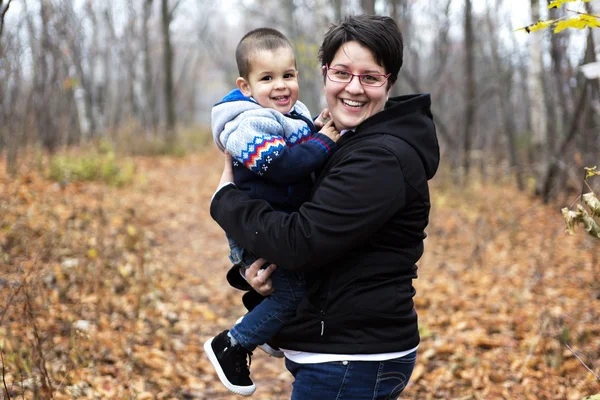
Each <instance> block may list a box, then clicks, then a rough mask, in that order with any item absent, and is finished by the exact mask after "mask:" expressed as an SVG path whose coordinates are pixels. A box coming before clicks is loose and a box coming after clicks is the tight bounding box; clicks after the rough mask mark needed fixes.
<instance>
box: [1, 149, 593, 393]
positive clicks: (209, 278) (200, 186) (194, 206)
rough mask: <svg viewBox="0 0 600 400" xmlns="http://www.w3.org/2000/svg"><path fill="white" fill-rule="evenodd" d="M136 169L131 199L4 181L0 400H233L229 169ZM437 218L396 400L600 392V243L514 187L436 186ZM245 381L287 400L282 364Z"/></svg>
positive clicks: (214, 161) (237, 308) (90, 188)
mask: <svg viewBox="0 0 600 400" xmlns="http://www.w3.org/2000/svg"><path fill="white" fill-rule="evenodd" d="M128 162H132V163H134V164H135V166H136V168H135V171H136V176H135V178H134V179H133V180H132V182H131V183H130V184H128V185H125V186H121V187H119V186H112V185H108V184H105V183H94V182H58V183H57V182H53V181H52V180H50V179H47V178H46V173H47V171H48V167H47V166H46V165H45V164H44V163H42V165H37V166H33V164H32V165H30V166H27V165H26V164H24V166H23V169H22V170H21V171H20V173H19V177H18V178H15V179H12V178H9V177H7V176H5V175H2V174H3V172H0V271H1V272H0V354H1V355H2V359H3V362H2V371H1V372H2V377H3V380H2V381H1V382H0V393H2V395H3V396H0V398H2V397H4V398H11V399H21V398H25V399H33V398H44V399H45V398H54V399H92V398H99V399H100V398H101V399H228V398H231V399H234V398H237V397H235V396H233V395H231V394H229V393H228V392H227V390H226V389H224V388H223V387H222V386H221V385H220V383H219V381H218V379H217V378H216V375H215V373H214V371H213V369H212V367H211V366H210V364H209V363H208V361H207V359H206V357H205V355H204V354H203V352H202V343H203V342H204V341H205V340H206V339H207V338H209V337H210V336H213V335H214V334H216V333H218V332H219V331H221V330H222V329H225V328H227V327H229V326H230V325H231V324H232V323H233V322H234V321H235V320H236V319H237V318H238V317H239V316H240V315H242V314H243V307H242V305H241V299H240V296H239V293H238V292H237V291H236V290H235V289H232V288H230V287H229V286H228V285H227V283H226V281H225V272H226V270H227V267H228V264H227V243H226V240H225V237H224V235H223V233H222V232H221V230H220V228H219V227H218V226H217V225H216V224H215V223H214V222H213V221H212V219H211V218H210V216H209V213H208V205H209V202H210V198H211V196H212V194H213V190H214V188H215V186H216V184H217V181H218V177H219V174H220V166H221V156H220V154H219V153H218V152H216V151H209V152H206V153H203V154H197V155H192V156H187V157H185V158H180V159H171V158H164V157H162V158H135V159H133V158H132V159H130V160H128ZM4 170H5V168H4V165H2V163H0V171H4ZM432 201H433V204H432V215H431V223H430V226H429V227H428V229H427V232H428V235H429V236H428V238H427V239H426V243H425V246H426V250H425V255H424V257H423V258H422V260H421V261H420V263H419V279H417V280H416V281H415V286H416V289H417V296H416V298H415V299H416V307H417V311H418V313H419V322H420V329H421V336H422V342H421V345H420V347H419V358H418V362H417V366H416V369H415V372H414V375H413V378H412V380H411V383H410V386H409V387H408V389H407V390H406V391H405V393H404V395H403V397H402V398H404V399H435V398H439V399H471V398H481V399H516V398H518V399H581V398H582V397H583V396H586V395H593V394H596V393H598V392H600V381H599V380H598V378H597V375H598V374H599V373H600V370H599V366H600V340H599V338H600V307H598V302H599V299H600V256H599V255H600V241H597V240H593V239H592V238H589V237H587V236H585V235H583V234H581V235H575V236H568V235H566V234H565V232H564V223H563V221H562V220H561V217H560V213H559V212H557V210H558V208H559V207H557V205H548V206H546V205H542V204H540V203H539V202H537V200H534V199H532V198H529V197H528V196H527V195H524V194H521V193H518V192H517V191H516V190H514V189H512V188H510V187H505V186H500V185H499V186H494V185H486V186H482V185H478V184H473V185H471V186H470V187H469V188H467V189H465V190H463V189H460V190H459V189H458V188H456V187H454V186H453V185H451V184H450V180H446V179H445V177H444V176H443V173H442V174H441V175H440V176H439V177H436V178H435V180H434V182H433V184H432ZM567 345H568V346H569V347H570V349H572V351H571V350H569V347H567ZM576 355H577V356H576ZM578 357H579V358H578ZM586 366H587V367H588V368H589V369H590V370H591V371H590V370H588V369H587V368H586ZM251 370H252V376H253V378H254V380H255V382H256V384H257V387H258V389H257V392H256V393H255V395H254V398H256V399H269V400H271V399H286V398H289V393H290V388H291V381H292V378H291V376H290V375H289V373H288V372H287V371H286V370H285V368H284V365H283V362H282V361H281V360H279V359H274V358H269V357H268V356H266V355H265V354H263V353H262V352H260V351H256V352H255V354H254V356H253V360H252V366H251Z"/></svg>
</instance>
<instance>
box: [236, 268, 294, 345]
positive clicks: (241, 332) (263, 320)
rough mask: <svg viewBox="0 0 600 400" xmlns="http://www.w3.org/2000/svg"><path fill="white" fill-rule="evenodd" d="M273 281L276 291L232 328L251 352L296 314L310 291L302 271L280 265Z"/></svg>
mask: <svg viewBox="0 0 600 400" xmlns="http://www.w3.org/2000/svg"><path fill="white" fill-rule="evenodd" d="M271 280H272V282H273V288H274V289H275V291H274V292H273V294H272V295H270V296H268V297H265V299H264V300H263V301H262V302H261V303H260V304H259V305H257V306H256V307H255V308H254V309H253V310H252V311H250V312H248V314H246V315H245V316H244V319H243V320H242V321H241V322H240V323H239V324H236V325H235V326H233V327H232V328H231V330H230V331H229V333H230V334H231V336H233V337H234V338H235V339H236V340H237V341H238V342H240V344H241V345H242V347H244V348H245V349H247V350H249V351H253V350H254V349H255V348H256V346H258V345H261V344H263V343H266V342H267V341H268V340H269V339H271V338H272V337H273V336H275V334H277V332H279V330H280V329H281V328H282V327H283V325H284V324H285V323H286V322H287V321H289V320H290V319H291V318H292V317H293V316H294V315H296V308H297V307H298V304H299V303H300V300H302V298H303V297H304V294H305V293H306V282H305V281H304V275H303V274H301V273H298V272H290V271H286V270H284V269H283V268H278V269H276V270H275V271H274V272H273V273H272V274H271Z"/></svg>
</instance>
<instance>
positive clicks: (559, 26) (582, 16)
mask: <svg viewBox="0 0 600 400" xmlns="http://www.w3.org/2000/svg"><path fill="white" fill-rule="evenodd" d="M576 1H578V0H555V1H552V2H551V3H550V4H549V5H548V8H560V7H561V6H562V5H563V4H565V3H574V2H576ZM579 1H583V2H585V3H587V2H589V1H590V0H579ZM566 11H569V12H572V13H576V14H579V16H577V17H573V18H566V17H563V18H559V19H555V20H548V21H541V20H540V21H538V22H536V23H535V24H531V25H528V26H526V27H524V28H519V29H516V31H525V32H527V33H531V32H536V31H539V30H542V29H546V28H554V33H559V32H561V31H564V30H565V29H569V28H571V29H585V28H600V19H599V18H598V17H597V16H595V15H590V14H586V13H581V12H578V11H571V10H568V9H567V10H566Z"/></svg>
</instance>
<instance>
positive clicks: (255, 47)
mask: <svg viewBox="0 0 600 400" xmlns="http://www.w3.org/2000/svg"><path fill="white" fill-rule="evenodd" d="M282 47H289V48H290V49H291V50H292V51H293V47H292V44H291V43H290V41H289V40H288V38H287V37H285V35H284V34H283V33H281V32H279V31H278V30H276V29H272V28H258V29H254V30H252V31H250V32H248V33H246V34H245V35H244V37H243V38H242V39H241V40H240V42H239V43H238V45H237V48H236V49H235V60H236V61H237V66H238V72H239V74H240V76H241V77H242V78H244V79H248V75H249V74H250V57H251V56H252V55H253V54H255V53H256V52H258V51H263V50H267V51H275V50H279V49H281V48H282Z"/></svg>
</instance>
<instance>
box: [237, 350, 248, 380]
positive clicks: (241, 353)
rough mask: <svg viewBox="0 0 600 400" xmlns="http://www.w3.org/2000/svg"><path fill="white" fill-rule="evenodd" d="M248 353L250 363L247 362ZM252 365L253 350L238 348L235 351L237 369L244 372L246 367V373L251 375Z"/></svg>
mask: <svg viewBox="0 0 600 400" xmlns="http://www.w3.org/2000/svg"><path fill="white" fill-rule="evenodd" d="M246 355H248V364H246ZM251 365H252V352H251V351H247V350H244V349H243V348H240V349H238V350H237V351H236V352H235V370H236V371H237V372H242V368H243V369H244V375H246V376H250V366H251Z"/></svg>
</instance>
